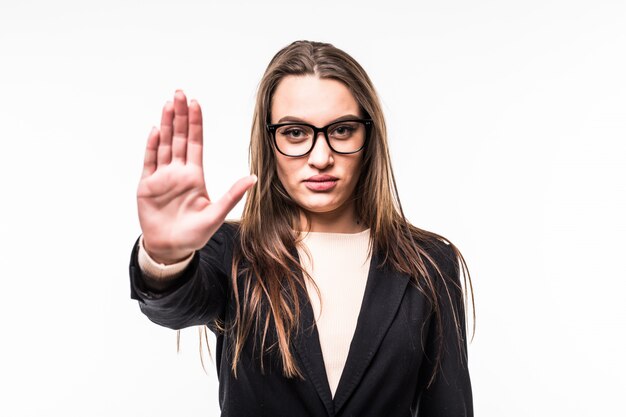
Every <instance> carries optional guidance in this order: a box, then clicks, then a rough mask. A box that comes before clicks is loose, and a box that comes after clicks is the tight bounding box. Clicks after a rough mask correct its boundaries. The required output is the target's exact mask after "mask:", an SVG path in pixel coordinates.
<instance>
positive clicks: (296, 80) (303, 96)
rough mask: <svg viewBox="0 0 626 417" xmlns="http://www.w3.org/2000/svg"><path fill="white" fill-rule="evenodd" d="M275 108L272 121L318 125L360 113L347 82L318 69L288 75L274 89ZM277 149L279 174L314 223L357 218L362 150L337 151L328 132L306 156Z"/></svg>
mask: <svg viewBox="0 0 626 417" xmlns="http://www.w3.org/2000/svg"><path fill="white" fill-rule="evenodd" d="M271 114H272V120H271V123H284V122H287V121H295V122H303V123H309V124H312V125H314V126H317V127H323V126H326V125H328V124H331V123H333V122H335V121H336V120H337V119H339V118H341V117H345V116H352V118H360V117H361V114H360V112H359V105H358V103H357V102H356V100H355V99H354V97H353V95H352V93H351V92H350V91H349V90H348V88H347V87H346V86H345V85H344V84H343V83H341V82H339V81H337V80H333V79H321V78H318V77H317V76H314V75H306V76H294V75H289V76H286V77H284V78H283V79H282V80H281V81H280V83H279V84H278V86H277V88H276V90H275V92H274V96H273V99H272V108H271ZM340 132H341V130H340ZM292 134H294V135H298V133H297V132H296V133H292ZM274 152H275V155H276V161H277V162H276V163H277V166H276V168H277V173H278V178H279V179H280V181H281V183H282V184H283V186H284V187H285V190H286V191H287V192H288V193H289V195H290V196H291V198H292V199H293V200H294V201H295V202H296V203H297V204H298V205H299V206H300V207H301V208H302V210H305V211H306V212H308V213H309V215H310V217H311V223H312V226H314V225H319V224H320V223H325V224H327V225H328V224H336V225H338V224H342V225H343V226H346V225H348V227H349V225H350V224H351V223H352V224H354V223H353V222H354V220H355V219H354V217H355V216H354V202H353V199H352V196H353V195H354V190H355V186H356V183H357V181H358V179H359V173H360V168H361V163H362V160H363V151H362V150H361V151H359V152H357V153H354V154H347V155H346V154H338V153H335V152H333V151H332V150H331V149H330V148H329V146H328V143H327V142H326V140H325V138H324V134H323V133H319V134H318V138H317V141H316V142H315V146H314V147H313V149H312V150H311V152H310V153H309V154H307V155H305V156H300V157H290V156H285V155H283V154H281V153H280V152H278V151H277V150H276V149H275V150H274ZM323 176H327V177H323ZM344 228H345V227H344ZM325 229H327V230H328V227H326V228H325ZM312 230H313V228H312Z"/></svg>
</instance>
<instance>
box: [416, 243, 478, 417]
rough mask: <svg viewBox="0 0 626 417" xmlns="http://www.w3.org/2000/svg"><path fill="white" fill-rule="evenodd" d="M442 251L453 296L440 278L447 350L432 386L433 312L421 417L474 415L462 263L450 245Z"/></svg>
mask: <svg viewBox="0 0 626 417" xmlns="http://www.w3.org/2000/svg"><path fill="white" fill-rule="evenodd" d="M438 252H439V254H440V255H439V254H438V256H437V258H436V259H438V260H441V262H440V264H439V265H440V268H441V269H442V272H443V274H444V277H445V278H444V279H446V281H447V286H448V291H449V293H450V297H448V293H447V291H446V289H445V287H444V285H443V283H441V280H436V282H438V291H439V296H440V303H441V304H440V307H441V313H442V323H443V350H442V353H441V355H442V356H441V362H440V367H439V369H438V370H437V374H436V377H435V380H434V381H433V382H432V384H431V385H430V386H428V382H429V381H430V378H431V375H432V371H433V369H434V366H435V358H436V354H437V349H438V339H437V325H436V320H434V315H431V318H432V321H431V323H430V326H429V334H428V342H427V343H426V346H425V347H426V352H425V353H426V355H425V357H424V360H423V363H422V366H421V369H420V373H419V380H420V389H421V396H420V399H419V407H418V410H419V412H418V414H417V415H418V416H420V417H473V415H474V410H473V400H472V386H471V382H470V376H469V369H468V357H467V339H466V330H465V322H466V319H465V307H464V302H463V294H462V291H461V290H460V289H459V288H458V287H457V285H459V286H460V268H459V263H458V260H457V258H456V256H455V255H454V252H453V251H452V248H451V246H450V245H447V244H444V245H443V247H442V248H441V249H440V251H438ZM455 284H456V285H455ZM450 298H451V299H452V304H451V303H450ZM453 311H454V314H456V316H457V319H458V321H459V326H460V329H459V330H460V334H461V340H460V343H459V338H458V336H457V330H456V326H455V324H454V318H453Z"/></svg>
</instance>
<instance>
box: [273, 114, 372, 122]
mask: <svg viewBox="0 0 626 417" xmlns="http://www.w3.org/2000/svg"><path fill="white" fill-rule="evenodd" d="M346 119H360V116H355V115H354V114H346V115H344V116H341V117H337V118H336V119H334V120H332V121H331V122H330V123H329V124H332V123H335V122H340V121H342V120H346ZM283 122H301V123H309V122H307V121H306V120H304V119H301V118H299V117H296V116H285V117H281V118H280V120H279V121H278V122H276V123H283ZM309 124H310V123H309Z"/></svg>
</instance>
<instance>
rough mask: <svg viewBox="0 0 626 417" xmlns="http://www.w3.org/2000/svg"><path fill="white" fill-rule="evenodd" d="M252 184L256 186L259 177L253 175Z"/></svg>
mask: <svg viewBox="0 0 626 417" xmlns="http://www.w3.org/2000/svg"><path fill="white" fill-rule="evenodd" d="M252 180H253V182H252V184H256V182H257V181H258V180H259V177H257V176H256V175H254V174H252Z"/></svg>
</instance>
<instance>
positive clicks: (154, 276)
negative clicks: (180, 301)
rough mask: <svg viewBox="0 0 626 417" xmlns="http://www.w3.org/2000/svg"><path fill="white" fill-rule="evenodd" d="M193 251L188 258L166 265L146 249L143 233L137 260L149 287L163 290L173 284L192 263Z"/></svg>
mask: <svg viewBox="0 0 626 417" xmlns="http://www.w3.org/2000/svg"><path fill="white" fill-rule="evenodd" d="M194 254H195V252H192V253H191V255H189V256H188V257H187V258H185V259H183V260H182V261H180V262H177V263H173V264H170V265H165V264H162V263H159V262H157V261H156V260H154V259H153V258H152V257H151V256H150V255H149V254H148V252H147V251H146V248H145V246H144V242H143V235H142V236H141V237H140V238H139V252H138V253H137V258H138V259H137V260H138V262H139V267H140V268H141V272H142V273H143V274H144V275H143V276H144V281H145V283H146V285H147V287H148V288H150V289H153V290H157V291H163V290H166V289H167V288H168V287H169V286H171V285H172V283H173V282H174V280H175V279H176V278H179V277H180V276H181V275H182V274H183V272H184V271H185V268H186V267H187V266H188V265H189V264H190V263H191V260H192V259H193V255H194Z"/></svg>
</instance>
